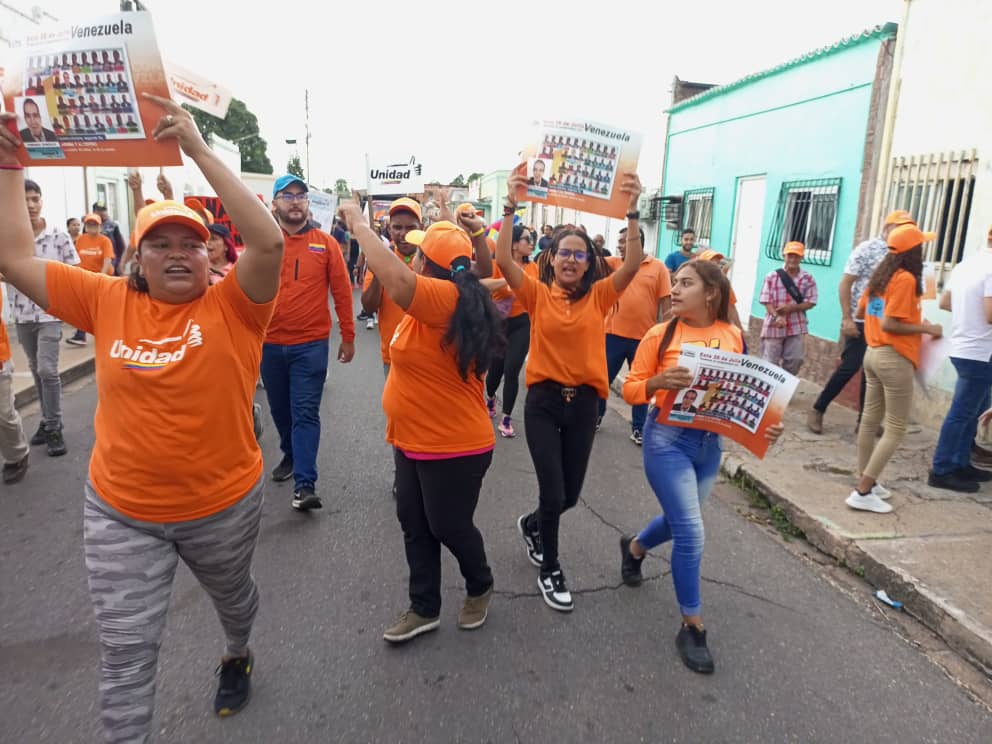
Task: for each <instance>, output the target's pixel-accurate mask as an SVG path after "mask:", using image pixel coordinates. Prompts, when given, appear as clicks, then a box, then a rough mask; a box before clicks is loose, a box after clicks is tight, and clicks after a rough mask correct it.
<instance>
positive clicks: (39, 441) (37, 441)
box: [31, 424, 48, 447]
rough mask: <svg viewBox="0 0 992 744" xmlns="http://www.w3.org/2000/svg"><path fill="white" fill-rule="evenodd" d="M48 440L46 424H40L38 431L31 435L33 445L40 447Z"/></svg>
mask: <svg viewBox="0 0 992 744" xmlns="http://www.w3.org/2000/svg"><path fill="white" fill-rule="evenodd" d="M47 442H48V437H46V436H45V425H44V424H38V431H36V432H35V433H34V434H33V435H32V436H31V446H32V447H40V446H41V445H43V444H46V443H47Z"/></svg>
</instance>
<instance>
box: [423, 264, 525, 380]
mask: <svg viewBox="0 0 992 744" xmlns="http://www.w3.org/2000/svg"><path fill="white" fill-rule="evenodd" d="M469 265H470V262H469V260H468V259H467V258H458V259H455V262H454V264H452V268H451V269H450V270H449V269H443V268H441V267H440V266H438V265H437V264H436V263H434V262H433V261H431V260H430V259H429V258H427V256H426V255H425V256H424V273H425V274H426V275H427V276H430V277H432V278H434V279H447V280H448V281H453V282H454V283H455V286H456V287H458V303H457V304H456V305H455V312H453V313H452V314H451V320H450V321H448V330H447V331H445V334H444V339H443V340H442V343H443V345H444V347H445V348H454V350H455V361H456V362H457V364H458V374H460V375H461V378H462V379H463V380H465V381H466V382H467V381H468V376H469V373H472V374H473V375H475V376H476V377H477V378H478V379H480V380H481V379H482V376H483V375H484V374H486V372H487V371H488V370H489V365H490V363H491V362H492V360H493V359H494V358H496V357H498V356H500V355H502V353H503V351H504V350H505V348H506V335H505V333H504V332H503V318H502V316H501V315H500V314H499V310H497V309H496V305H495V304H494V303H493V298H492V295H491V294H490V293H489V290H487V289H486V288H485V287H483V286H482V282H480V281H479V277H477V276H476V275H475V274H473V273H472V272H471V271H470V270H469Z"/></svg>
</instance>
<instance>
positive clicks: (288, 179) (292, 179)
mask: <svg viewBox="0 0 992 744" xmlns="http://www.w3.org/2000/svg"><path fill="white" fill-rule="evenodd" d="M294 183H298V184H300V186H302V187H303V190H304V191H310V187H309V186H307V183H306V181H304V180H303V179H302V178H300V177H299V176H294V175H293V174H292V173H287V174H286V175H285V176H279V178H277V179H276V182H275V185H274V186H273V187H272V198H273V199H275V198H276V196H277V195H278V194H279V192H280V191H285V190H286V189H288V188H289V187H290V186H292V185H293V184H294Z"/></svg>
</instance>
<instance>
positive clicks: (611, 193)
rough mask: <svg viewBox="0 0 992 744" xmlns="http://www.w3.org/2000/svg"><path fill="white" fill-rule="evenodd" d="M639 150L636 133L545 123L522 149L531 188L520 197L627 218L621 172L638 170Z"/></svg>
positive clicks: (588, 124) (597, 126) (593, 124)
mask: <svg viewBox="0 0 992 744" xmlns="http://www.w3.org/2000/svg"><path fill="white" fill-rule="evenodd" d="M640 150H641V135H640V134H638V133H636V132H631V131H628V130H625V129H621V128H618V127H613V126H610V125H607V124H600V123H598V122H593V121H584V120H564V119H555V120H546V121H541V122H539V123H538V125H537V127H536V133H535V135H534V138H533V140H532V141H531V142H530V143H529V144H528V145H527V146H526V147H525V148H524V150H523V156H524V160H525V161H526V167H527V173H526V175H527V188H526V189H525V190H522V191H521V193H520V194H518V199H520V200H521V201H533V202H540V203H544V204H552V205H554V206H560V207H567V208H568V209H577V210H579V211H580V212H589V213H592V214H602V215H605V216H607V217H617V218H622V217H623V216H624V215H626V213H627V206H628V201H627V197H626V196H625V195H624V194H623V193H622V192H621V191H620V190H619V188H617V184H618V182H619V177H620V175H621V174H623V173H625V172H630V173H634V172H636V171H637V159H638V157H639V156H640Z"/></svg>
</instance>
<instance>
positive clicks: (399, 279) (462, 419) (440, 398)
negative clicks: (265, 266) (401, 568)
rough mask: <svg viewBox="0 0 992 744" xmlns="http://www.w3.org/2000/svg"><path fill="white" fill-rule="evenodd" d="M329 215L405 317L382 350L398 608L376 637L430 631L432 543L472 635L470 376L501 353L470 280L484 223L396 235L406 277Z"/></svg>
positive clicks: (484, 420)
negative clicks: (400, 548)
mask: <svg viewBox="0 0 992 744" xmlns="http://www.w3.org/2000/svg"><path fill="white" fill-rule="evenodd" d="M340 211H341V215H342V216H343V217H344V219H345V221H346V222H347V223H348V229H349V230H350V231H351V234H352V235H353V236H354V237H355V238H356V239H357V240H358V243H359V245H360V246H361V248H362V251H364V253H365V260H366V262H367V263H368V267H369V270H370V271H372V272H373V273H374V274H375V276H376V278H377V279H378V280H379V282H380V283H381V284H382V288H383V291H384V292H385V293H386V294H388V295H389V297H390V299H392V301H393V302H395V303H396V304H397V305H399V306H400V307H401V308H403V310H404V312H405V313H406V315H404V317H403V319H402V320H401V321H400V323H399V325H398V326H397V327H396V331H395V333H394V334H393V340H392V343H391V345H390V348H389V360H390V367H389V376H388V377H387V378H386V387H385V389H384V390H383V393H382V407H383V410H384V411H385V414H386V441H387V442H389V443H390V444H391V445H392V446H393V461H394V464H395V476H394V477H395V480H394V486H393V495H394V497H395V498H396V515H397V517H398V518H399V521H400V526H401V527H402V528H403V537H404V542H405V545H406V561H407V565H408V566H409V569H410V584H409V587H410V589H409V595H410V605H409V608H408V609H407V610H406V611H405V612H403V613H402V615H401V616H400V618H399V621H398V622H397V623H396V624H395V625H393V626H392V627H390V628H388V629H387V630H386V632H385V633H384V634H383V638H384V639H385V640H386V641H388V642H390V643H403V642H405V641H409V640H411V639H412V638H415V637H417V636H418V635H420V634H421V633H427V632H429V631H432V630H435V629H436V628H437V627H438V626H439V625H440V622H441V621H440V612H441V546H442V545H444V546H445V547H446V548H448V550H450V551H451V553H452V554H453V555H454V556H455V558H456V559H457V560H458V567H459V568H460V569H461V573H462V576H463V577H464V578H465V590H466V594H467V595H468V596H467V597H466V598H465V603H464V605H463V606H462V609H461V612H459V613H458V627H460V628H462V629H465V630H471V629H474V628H478V627H480V626H481V625H482V624H483V623H484V622H485V620H486V615H487V613H488V609H489V602H490V600H491V599H492V591H493V574H492V571H491V570H490V568H489V564H488V562H487V560H486V550H485V545H484V543H483V540H482V534H481V533H480V532H479V530H478V528H477V527H476V526H475V523H474V521H473V520H474V517H475V508H476V506H477V505H478V503H479V492H480V490H481V488H482V478H483V476H485V474H486V471H487V470H488V469H489V465H490V463H491V462H492V459H493V447H494V446H495V443H496V438H495V436H494V434H493V428H492V424H491V423H490V421H489V416H488V415H486V406H485V403H484V401H483V384H482V377H483V375H484V374H485V372H486V370H487V369H489V365H490V364H491V362H492V359H493V357H494V356H496V354H498V353H500V352H501V351H502V348H501V347H502V344H503V337H502V332H501V319H500V316H499V313H498V312H497V310H496V306H495V305H494V304H493V301H492V298H491V297H490V296H489V292H488V291H487V290H486V288H485V287H483V286H482V284H481V283H480V281H479V278H478V276H477V275H476V273H475V272H478V274H480V275H489V274H490V273H491V272H492V256H491V255H490V253H489V247H488V246H487V245H486V238H485V225H484V223H483V221H482V220H481V219H480V218H479V217H477V216H476V215H475V214H472V213H468V212H459V213H458V215H457V219H458V221H459V224H461V225H462V227H463V228H464V229H462V227H458V226H457V225H455V224H453V223H451V222H447V221H441V222H436V223H434V224H433V225H431V226H430V228H429V229H428V230H427V231H426V232H424V231H422V230H411V231H409V232H407V233H406V236H405V240H406V241H407V243H410V244H412V245H417V246H419V248H418V250H417V253H416V255H415V256H414V259H413V262H412V264H411V267H412V268H413V271H411V270H410V268H408V267H407V265H406V263H404V261H403V260H402V259H401V258H399V257H398V256H397V255H396V254H395V253H394V252H393V251H391V250H389V249H388V248H387V247H386V246H384V245H383V244H382V241H380V240H379V237H378V236H377V235H376V234H375V233H374V232H373V231H372V228H370V227H369V226H368V223H367V221H366V219H365V217H364V216H363V214H362V211H361V209H359V207H358V205H357V204H355V203H353V202H347V203H345V204H344V205H342V207H341V210H340ZM469 234H471V238H470V236H469ZM473 247H474V248H475V253H476V257H477V263H476V266H475V267H474V268H473V267H472V249H473Z"/></svg>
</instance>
